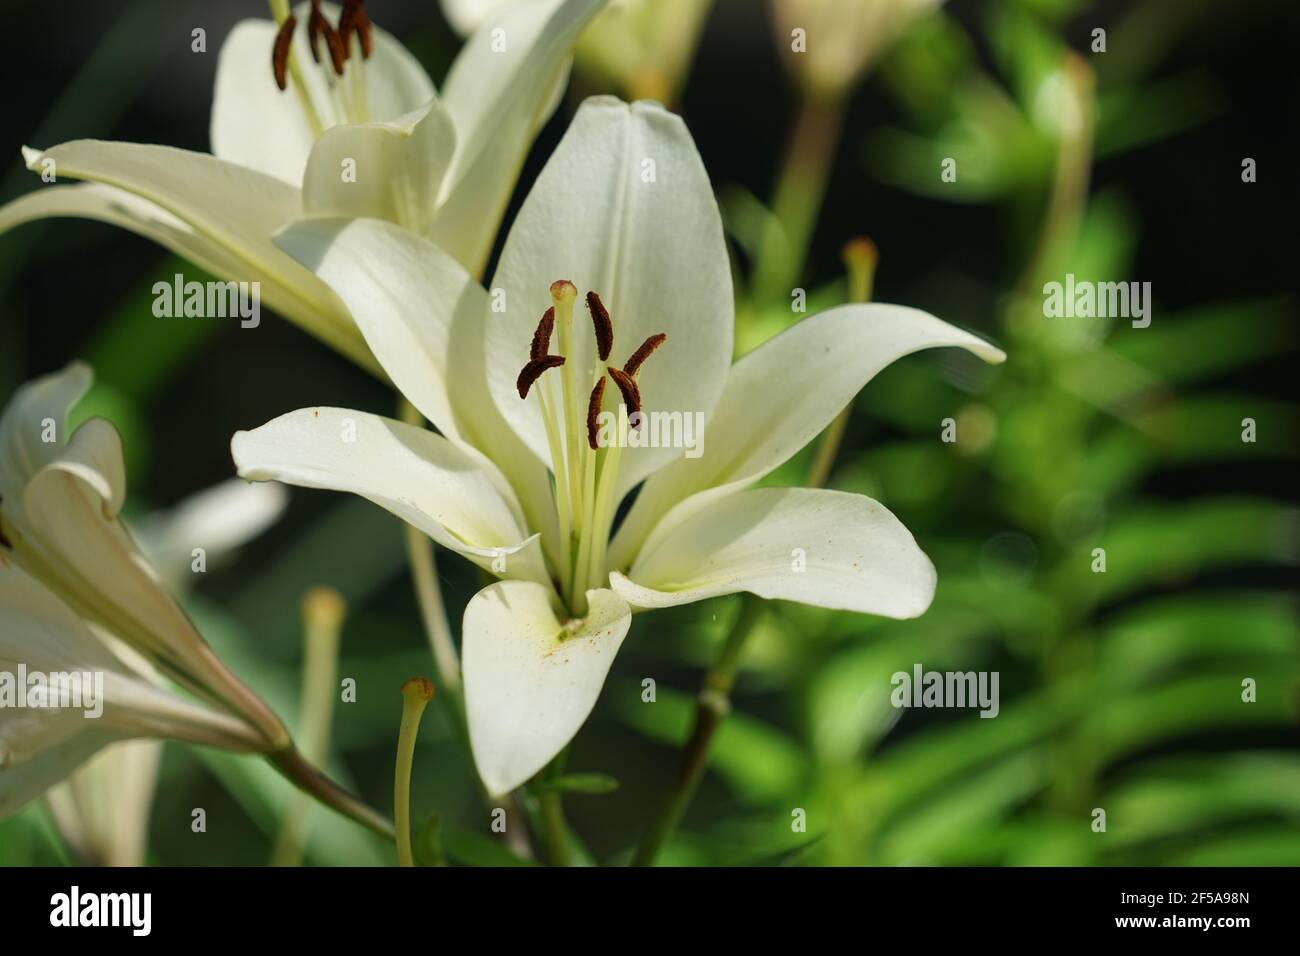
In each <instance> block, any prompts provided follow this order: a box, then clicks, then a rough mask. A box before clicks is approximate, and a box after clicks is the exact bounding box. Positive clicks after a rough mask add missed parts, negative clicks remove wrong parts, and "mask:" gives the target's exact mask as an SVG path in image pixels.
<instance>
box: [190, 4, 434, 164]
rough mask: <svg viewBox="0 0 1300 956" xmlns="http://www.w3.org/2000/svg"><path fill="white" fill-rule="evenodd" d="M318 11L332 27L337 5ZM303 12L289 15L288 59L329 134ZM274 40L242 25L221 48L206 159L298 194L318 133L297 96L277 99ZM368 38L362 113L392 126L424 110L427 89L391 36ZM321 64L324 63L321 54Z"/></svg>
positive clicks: (302, 8) (330, 120) (266, 23)
mask: <svg viewBox="0 0 1300 956" xmlns="http://www.w3.org/2000/svg"><path fill="white" fill-rule="evenodd" d="M321 9H322V11H323V12H324V13H325V15H326V16H327V17H328V18H329V20H330V22H331V23H335V24H337V23H338V18H339V7H338V6H337V5H335V4H330V3H327V4H322V5H321ZM310 10H311V7H310V5H309V4H306V3H300V4H298V5H297V7H296V8H295V10H294V13H295V15H296V16H297V18H298V28H297V29H296V30H295V31H294V37H293V55H294V57H295V58H296V59H297V61H298V64H299V66H300V68H301V69H300V75H301V77H302V80H303V82H304V84H305V85H306V88H307V91H308V93H309V95H310V97H311V100H312V103H313V105H314V108H315V109H316V110H317V111H318V113H319V114H320V117H319V118H320V121H321V123H322V124H323V125H324V126H325V127H326V128H328V127H331V126H334V125H336V124H338V123H339V122H340V121H341V118H340V117H339V116H338V114H337V112H336V111H335V110H334V108H333V103H334V97H333V96H332V95H331V94H330V91H329V87H328V85H327V80H326V78H325V73H324V71H323V70H321V69H320V68H317V66H316V64H315V63H314V62H313V60H312V56H311V49H310V47H309V45H308V41H307V29H306V25H307V17H308V15H309V13H310ZM276 32H277V27H276V25H275V24H274V23H272V22H271V21H270V20H241V21H240V22H239V23H237V24H235V27H234V29H232V30H231V31H230V34H229V35H228V36H227V37H226V39H225V42H224V43H222V44H221V52H220V53H219V54H218V55H217V79H216V87H215V89H214V91H213V99H212V123H211V129H210V136H211V139H212V152H213V154H214V155H216V156H218V157H220V158H221V159H224V160H228V161H229V162H232V163H238V164H239V165H240V166H245V167H247V168H249V169H255V170H257V171H258V172H262V173H266V174H267V175H268V176H274V177H276V178H277V179H281V180H283V181H284V182H286V183H289V184H290V185H292V186H297V185H298V184H299V183H301V182H302V178H303V170H304V169H305V167H306V165H307V157H308V155H309V154H310V152H311V148H312V144H313V142H314V141H315V139H316V137H317V136H318V135H319V132H320V131H318V130H313V129H312V128H311V126H310V125H309V123H308V121H307V117H306V115H305V114H304V112H303V109H302V107H301V105H300V102H299V97H298V92H297V91H296V90H294V89H292V88H290V89H288V90H285V91H284V92H281V91H280V90H279V89H278V88H277V87H276V85H275V78H274V76H273V75H272V72H271V59H270V57H271V47H272V46H273V45H274V43H275V35H276ZM371 33H372V36H373V37H374V51H373V53H372V54H371V56H370V59H368V60H366V61H365V63H364V64H363V65H362V67H361V68H362V69H364V70H365V92H366V113H367V114H368V115H369V116H370V117H372V118H373V119H375V120H381V121H382V120H392V119H395V118H396V117H399V116H401V115H402V114H404V113H408V112H410V111H411V110H413V109H416V108H417V107H419V106H420V105H422V104H423V103H426V102H428V101H429V99H431V98H432V97H433V96H434V95H435V93H434V86H433V83H432V81H430V79H429V76H428V74H427V73H425V72H424V68H423V67H421V66H420V63H419V61H418V60H416V59H415V57H413V56H411V54H410V53H408V52H407V50H406V48H405V47H403V46H402V44H401V43H400V42H398V41H397V40H396V39H395V38H394V37H393V36H392V35H391V34H389V33H388V32H386V31H384V30H381V29H379V28H377V27H372V28H371ZM322 61H324V62H326V63H327V62H328V56H327V55H326V54H325V53H324V51H322ZM350 67H353V68H354V64H350ZM345 79H347V78H346V77H345ZM291 82H292V81H291Z"/></svg>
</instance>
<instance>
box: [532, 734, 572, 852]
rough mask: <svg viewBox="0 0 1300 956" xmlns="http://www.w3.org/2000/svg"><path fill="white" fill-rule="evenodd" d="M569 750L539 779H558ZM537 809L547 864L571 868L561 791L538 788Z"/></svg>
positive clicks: (561, 754)
mask: <svg viewBox="0 0 1300 956" xmlns="http://www.w3.org/2000/svg"><path fill="white" fill-rule="evenodd" d="M568 756H569V752H568V749H567V748H566V749H564V750H562V751H560V753H559V756H557V757H556V758H555V759H554V760H552V761H551V762H550V763H549V764H548V765H547V767H546V769H544V770H543V771H542V772H541V774H540V775H539V778H540V779H541V780H543V781H545V780H550V779H552V778H554V777H558V776H559V775H560V774H561V773H562V772H563V771H564V763H565V761H566V760H567V759H568ZM538 789H539V790H540V792H538V793H537V807H538V810H539V811H540V814H541V821H540V822H541V826H540V828H539V829H540V831H541V832H540V833H539V834H538V836H539V838H540V839H541V842H542V852H543V853H544V854H545V857H546V862H547V863H549V864H550V865H551V866H570V865H572V858H571V857H570V855H569V826H568V824H567V823H565V822H564V804H563V802H562V801H563V797H562V795H561V793H560V791H559V790H553V789H550V788H538Z"/></svg>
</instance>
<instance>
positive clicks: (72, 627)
mask: <svg viewBox="0 0 1300 956" xmlns="http://www.w3.org/2000/svg"><path fill="white" fill-rule="evenodd" d="M0 672H4V673H7V674H9V675H17V674H19V673H22V672H25V673H27V674H29V675H30V674H32V673H36V672H39V673H41V674H44V675H49V674H77V675H84V674H91V675H94V677H93V682H92V683H95V682H98V681H99V680H100V679H102V681H103V683H102V699H101V700H99V701H98V702H97V705H96V706H97V707H99V706H102V713H100V714H99V715H98V716H89V715H88V713H87V711H86V709H84V708H78V707H68V706H58V707H51V706H42V707H33V706H24V707H16V706H15V707H8V706H6V707H2V708H0V817H5V816H8V815H9V814H11V813H13V812H15V811H16V810H18V809H19V808H21V807H22V806H23V805H25V804H26V803H27V802H28V801H30V800H32V799H33V798H35V797H37V796H39V795H40V794H41V793H43V792H44V791H45V790H47V789H48V788H49V787H51V786H53V785H54V784H55V783H58V782H59V781H60V780H62V779H63V778H64V777H66V776H67V775H68V774H69V773H71V772H72V771H73V770H75V769H76V768H77V767H78V766H80V765H81V764H82V763H83V762H84V761H86V760H87V759H89V758H90V757H91V756H92V755H94V754H95V753H97V752H98V751H99V750H100V749H101V748H103V747H106V746H108V745H109V744H112V743H115V742H117V741H121V740H130V739H133V738H138V737H157V738H163V737H167V738H172V739H176V740H183V741H186V742H189V743H196V744H207V745H210V746H215V747H222V748H224V749H227V750H233V751H236V752H246V753H252V752H261V751H262V750H263V749H264V748H265V741H264V740H263V738H262V736H261V735H260V734H259V733H258V732H257V731H256V730H255V729H254V728H253V727H252V726H251V725H250V724H249V723H247V722H246V721H244V720H242V719H240V718H239V717H236V716H233V715H230V714H226V713H221V712H219V711H217V710H213V709H211V708H208V707H204V706H200V705H198V704H194V703H191V702H190V701H187V700H185V699H184V698H182V697H180V696H178V695H177V694H175V693H173V692H171V691H169V690H166V689H165V688H163V687H161V686H159V685H158V684H157V683H155V682H154V681H153V680H151V679H150V678H149V676H148V675H146V674H144V673H142V672H140V671H138V670H136V669H135V668H134V667H133V666H132V665H131V664H129V663H128V662H127V660H126V658H124V657H122V656H119V655H118V654H115V653H114V652H113V651H112V650H110V648H109V645H108V644H107V643H106V642H105V641H104V640H103V639H102V637H101V636H100V635H98V634H96V633H95V631H94V629H93V628H92V627H91V626H89V625H87V624H86V622H84V621H82V620H81V619H80V618H79V617H78V616H77V615H76V614H75V613H74V612H73V611H72V610H71V609H70V608H69V607H67V605H65V604H64V603H63V602H62V601H60V600H59V599H58V598H57V597H56V596H55V595H54V594H53V593H52V592H50V591H49V590H48V589H47V588H46V587H45V586H44V585H43V584H42V583H41V582H39V581H37V580H36V579H35V578H33V577H31V576H30V575H28V574H27V573H26V572H25V571H23V570H22V569H20V568H18V567H16V566H15V565H14V564H13V563H12V562H9V561H3V559H0ZM101 675H102V677H101ZM80 686H81V687H83V688H85V687H88V686H91V684H86V683H82V684H81V685H80ZM83 693H84V691H83Z"/></svg>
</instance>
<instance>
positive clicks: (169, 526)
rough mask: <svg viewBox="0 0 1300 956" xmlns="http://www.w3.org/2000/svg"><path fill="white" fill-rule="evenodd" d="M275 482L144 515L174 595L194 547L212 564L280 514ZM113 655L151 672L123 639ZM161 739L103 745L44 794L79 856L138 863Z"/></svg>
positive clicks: (145, 548)
mask: <svg viewBox="0 0 1300 956" xmlns="http://www.w3.org/2000/svg"><path fill="white" fill-rule="evenodd" d="M287 503H288V495H287V494H286V493H285V491H284V489H283V488H282V487H281V486H280V485H250V484H249V483H248V482H246V481H240V480H239V479H238V478H232V479H230V480H229V481H224V482H222V483H221V484H218V485H215V486H213V487H211V488H207V489H205V490H203V491H200V492H198V493H197V494H194V495H191V496H190V497H188V498H186V499H185V500H184V501H182V502H180V504H178V505H177V506H176V507H175V508H172V509H171V510H170V511H168V512H165V513H157V514H149V515H145V516H144V517H143V518H142V519H141V520H140V521H138V522H137V523H136V526H135V531H136V534H137V539H138V541H139V544H140V548H141V551H142V552H143V553H144V555H145V557H146V558H147V559H148V561H149V563H150V564H151V565H152V566H153V567H154V568H155V569H157V571H158V575H159V577H160V578H162V580H163V581H164V582H165V583H166V584H167V586H168V587H169V588H170V589H171V590H172V591H173V592H180V591H183V590H184V589H185V587H186V586H187V585H188V584H190V583H191V582H193V581H194V580H195V578H196V575H195V574H194V573H193V566H192V562H193V549H194V547H195V545H196V544H197V545H199V546H201V547H202V548H203V550H204V553H205V556H206V559H207V561H208V562H209V563H212V562H216V561H218V560H220V559H222V558H224V557H225V556H227V555H229V554H230V553H231V552H233V551H234V550H235V549H236V548H238V547H239V546H241V545H242V544H244V543H245V542H247V541H249V540H251V539H253V538H255V537H257V536H258V535H259V534H261V533H262V532H263V531H264V530H265V529H266V528H267V527H268V526H269V525H271V524H272V523H273V522H274V521H275V520H276V519H277V518H278V517H279V516H280V514H281V513H282V512H283V511H284V508H285V506H286V504H287ZM110 646H111V647H112V650H113V652H114V653H115V654H116V655H117V656H118V657H120V658H122V659H123V660H124V661H126V662H127V663H129V664H130V665H131V666H132V667H133V668H134V669H135V670H136V671H138V672H139V673H141V674H142V675H145V676H149V677H153V678H154V679H155V680H156V677H155V676H154V675H155V674H156V672H155V671H154V669H153V668H152V667H151V666H150V665H149V663H148V661H146V660H145V659H144V658H143V657H141V656H140V655H139V654H136V653H135V652H134V651H132V650H131V649H130V648H129V647H127V646H126V645H123V644H122V643H121V642H120V641H111V642H110ZM162 746H163V745H162V741H161V740H150V739H142V740H125V741H121V742H119V743H115V744H111V745H109V746H108V747H105V748H104V749H103V750H101V751H100V752H99V753H97V754H95V755H94V756H93V757H91V758H90V759H89V760H87V761H86V762H85V764H83V765H82V766H81V767H80V768H79V769H78V770H76V771H74V772H73V774H72V775H71V776H70V777H68V779H67V780H66V781H65V782H64V783H61V784H59V785H58V786H56V787H54V788H53V789H51V790H50V792H49V793H48V794H46V800H47V801H48V802H49V807H50V812H51V815H52V816H53V818H54V824H55V826H56V827H58V830H59V833H60V834H61V835H62V836H63V839H64V840H65V841H66V842H67V844H68V845H69V846H70V847H72V848H73V850H74V851H75V852H76V854H77V856H78V857H79V858H80V859H82V860H85V861H88V862H92V863H95V864H98V865H101V866H143V865H144V862H145V851H146V849H147V841H148V830H149V812H150V808H151V807H152V806H153V796H154V788H155V786H156V785H157V781H158V768H159V764H160V763H161V760H162Z"/></svg>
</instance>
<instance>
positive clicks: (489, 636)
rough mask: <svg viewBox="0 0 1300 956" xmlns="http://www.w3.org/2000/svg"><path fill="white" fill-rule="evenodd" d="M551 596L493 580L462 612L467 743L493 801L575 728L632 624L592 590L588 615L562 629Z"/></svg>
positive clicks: (626, 612)
mask: <svg viewBox="0 0 1300 956" xmlns="http://www.w3.org/2000/svg"><path fill="white" fill-rule="evenodd" d="M553 595H554V592H553V591H552V590H551V589H550V588H547V587H544V586H542V585H540V584H534V583H532V582H528V581H501V582H499V583H497V584H494V585H492V586H490V587H487V588H484V589H483V590H482V591H480V592H479V593H478V594H476V595H474V597H473V598H471V599H470V602H469V604H468V606H467V607H466V608H465V626H464V631H463V635H464V650H463V662H462V666H463V668H464V674H465V706H466V709H467V712H468V716H469V739H470V744H471V747H472V749H473V751H474V764H475V766H476V767H477V768H478V772H479V776H480V777H482V778H483V783H484V784H485V785H486V786H487V789H488V792H489V793H491V794H493V795H500V794H503V793H508V792H509V791H511V790H513V789H514V788H515V787H518V786H519V785H520V784H522V783H524V781H526V780H528V779H529V778H530V777H532V776H533V774H535V773H537V771H539V770H541V769H542V768H543V767H544V766H546V764H547V763H549V762H550V760H551V759H552V758H553V757H554V756H555V755H556V754H558V753H559V752H560V751H561V750H562V749H563V748H564V746H565V744H567V743H568V742H569V741H570V740H571V739H572V738H573V735H574V734H576V733H577V732H578V729H579V728H580V727H581V726H582V724H583V721H585V720H586V719H587V715H588V714H590V713H591V709H592V707H594V706H595V704H596V698H597V697H599V696H600V689H601V687H602V686H604V683H605V676H606V675H607V674H608V673H609V668H610V665H611V664H612V663H613V662H614V655H615V654H617V653H618V649H619V647H620V646H622V643H623V638H624V637H626V636H627V630H628V626H629V624H630V623H631V611H630V609H629V608H628V606H627V604H626V603H625V602H624V601H623V599H622V598H620V597H619V596H618V595H616V594H614V593H613V592H612V591H607V590H593V591H588V592H587V600H588V603H589V605H590V608H591V610H590V611H589V613H588V614H587V617H586V618H585V619H583V620H582V621H581V622H576V623H573V624H571V625H568V626H566V624H565V623H564V622H562V621H561V620H560V619H559V618H558V617H556V614H555V610H554V609H553V607H552V605H551V601H552V599H553Z"/></svg>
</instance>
